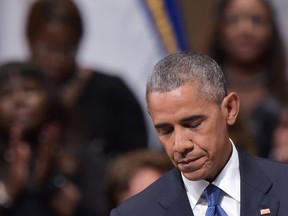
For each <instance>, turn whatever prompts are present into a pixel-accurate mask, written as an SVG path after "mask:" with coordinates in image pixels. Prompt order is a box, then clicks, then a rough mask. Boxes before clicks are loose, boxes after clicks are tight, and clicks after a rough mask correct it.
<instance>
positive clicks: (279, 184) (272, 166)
mask: <svg viewBox="0 0 288 216" xmlns="http://www.w3.org/2000/svg"><path fill="white" fill-rule="evenodd" d="M146 100H147V107H148V111H149V113H150V115H151V118H152V120H153V123H154V126H155V129H156V131H157V134H158V136H159V139H160V141H161V143H162V145H163V147H164V148H165V150H166V152H167V154H168V156H169V157H170V159H171V161H172V162H173V163H174V165H175V166H176V168H174V169H172V170H171V171H169V172H168V173H167V174H165V175H164V176H162V177H161V178H160V179H159V180H157V181H156V182H155V183H153V184H152V185H151V186H150V187H148V188H147V189H146V190H144V191H143V192H141V193H139V194H138V195H136V196H134V197H132V198H131V199H129V200H127V201H126V202H124V203H123V204H121V205H120V206H118V207H117V208H115V209H113V210H112V212H111V216H142V215H143V216H144V215H145V216H146V215H149V216H154V215H155V216H161V215H163V216H164V215H165V216H172V215H183V216H184V215H195V216H200V215H205V214H206V216H207V215H218V216H219V215H220V216H222V215H229V216H231V215H233V216H234V215H237V216H239V215H241V216H255V215H278V216H279V215H281V216H285V215H287V214H288V197H287V195H286V194H288V184H287V182H288V165H287V164H282V163H279V162H273V161H269V160H267V159H262V158H257V157H253V156H249V155H246V154H244V153H241V152H240V151H239V150H237V148H236V147H235V145H234V143H233V141H232V140H231V139H230V138H229V133H228V127H229V126H230V125H233V124H234V123H235V121H236V119H237V115H238V112H239V105H240V99H239V96H238V95H237V94H236V93H235V92H230V93H229V94H228V93H227V90H226V84H225V79H224V75H223V72H222V70H221V68H220V67H219V65H218V64H217V63H216V62H215V61H214V60H212V59H211V58H210V57H208V56H206V55H203V54H199V53H183V52H176V53H173V54H170V55H168V56H167V57H165V58H164V59H163V60H161V61H160V62H159V63H158V64H157V65H156V66H155V68H154V71H153V73H152V75H151V76H150V78H149V80H148V82H147V90H146ZM211 197H212V198H211Z"/></svg>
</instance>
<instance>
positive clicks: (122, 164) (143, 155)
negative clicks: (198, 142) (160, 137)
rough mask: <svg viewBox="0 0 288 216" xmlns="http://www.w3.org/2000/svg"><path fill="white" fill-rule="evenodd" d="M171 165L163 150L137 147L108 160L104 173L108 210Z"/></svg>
mask: <svg viewBox="0 0 288 216" xmlns="http://www.w3.org/2000/svg"><path fill="white" fill-rule="evenodd" d="M172 167H173V165H172V163H171V161H170V159H169V158H168V157H167V155H166V154H165V153H164V152H156V151H151V150H147V149H139V150H134V151H131V152H128V153H126V154H123V155H120V156H118V157H116V158H114V159H113V160H112V161H110V162H109V163H108V165H107V169H106V173H105V177H104V179H105V191H106V193H105V194H106V196H107V204H108V211H107V215H109V212H110V210H111V209H112V208H114V207H116V206H117V205H119V204H120V203H121V202H123V201H124V200H126V199H128V198H129V197H131V196H133V195H135V194H136V193H139V192H141V191H142V190H143V189H145V188H146V187H147V186H149V185H150V184H151V183H153V182H154V181H155V180H157V179H158V178H159V177H160V176H161V175H162V174H164V173H165V172H167V171H168V170H170V169H171V168H172Z"/></svg>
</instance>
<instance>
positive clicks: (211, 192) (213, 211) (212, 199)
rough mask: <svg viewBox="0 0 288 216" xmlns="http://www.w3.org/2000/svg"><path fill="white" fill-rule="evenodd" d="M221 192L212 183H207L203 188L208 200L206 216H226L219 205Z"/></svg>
mask: <svg viewBox="0 0 288 216" xmlns="http://www.w3.org/2000/svg"><path fill="white" fill-rule="evenodd" d="M221 193H222V191H221V189H220V188H218V187H216V186H215V185H213V184H209V185H208V187H207V188H206V189H205V190H204V194H205V196H206V199H207V201H208V208H207V211H206V214H205V215H206V216H228V215H227V214H226V212H225V211H224V210H223V209H222V208H221V207H220V205H219V200H220V196H221Z"/></svg>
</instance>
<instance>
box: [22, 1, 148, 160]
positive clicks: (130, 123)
mask: <svg viewBox="0 0 288 216" xmlns="http://www.w3.org/2000/svg"><path fill="white" fill-rule="evenodd" d="M83 33H84V27H83V23H82V19H81V14H80V12H79V10H78V8H77V7H76V5H75V3H74V2H73V1H72V0H38V1H36V2H35V3H34V4H33V5H32V6H31V9H30V12H29V14H28V20H27V39H28V44H29V48H30V51H31V59H30V60H31V62H33V63H34V64H36V65H37V66H39V67H40V68H41V69H43V71H44V72H45V74H46V75H47V76H48V77H49V78H50V79H51V81H52V82H53V83H54V85H55V88H57V90H58V92H59V94H60V95H61V98H62V101H63V103H64V104H65V105H66V106H67V107H73V108H75V109H76V110H77V111H78V112H79V115H80V116H81V117H82V118H81V119H82V120H83V122H82V123H83V126H84V128H85V129H86V131H87V136H88V137H89V139H90V140H91V142H90V144H91V145H95V146H96V147H97V148H98V149H99V151H103V152H105V153H106V154H109V155H116V154H118V153H123V152H126V151H129V150H131V149H135V148H139V147H146V146H147V131H146V130H147V128H146V125H145V120H144V115H143V112H142V108H141V107H140V104H139V103H138V101H137V99H136V97H135V96H134V94H133V93H132V92H131V91H130V89H128V87H127V86H126V84H125V83H124V82H123V81H122V80H121V79H120V78H118V77H114V76H109V75H105V74H104V73H102V72H100V71H92V70H90V69H84V68H80V67H79V65H78V64H77V62H76V56H77V51H78V47H79V44H80V42H81V38H82V36H83Z"/></svg>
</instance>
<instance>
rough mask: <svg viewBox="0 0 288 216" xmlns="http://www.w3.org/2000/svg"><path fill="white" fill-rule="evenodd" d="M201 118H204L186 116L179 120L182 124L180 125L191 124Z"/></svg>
mask: <svg viewBox="0 0 288 216" xmlns="http://www.w3.org/2000/svg"><path fill="white" fill-rule="evenodd" d="M203 118H204V115H192V116H188V117H185V118H183V119H181V120H180V122H182V123H185V122H193V121H197V120H199V119H203Z"/></svg>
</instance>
